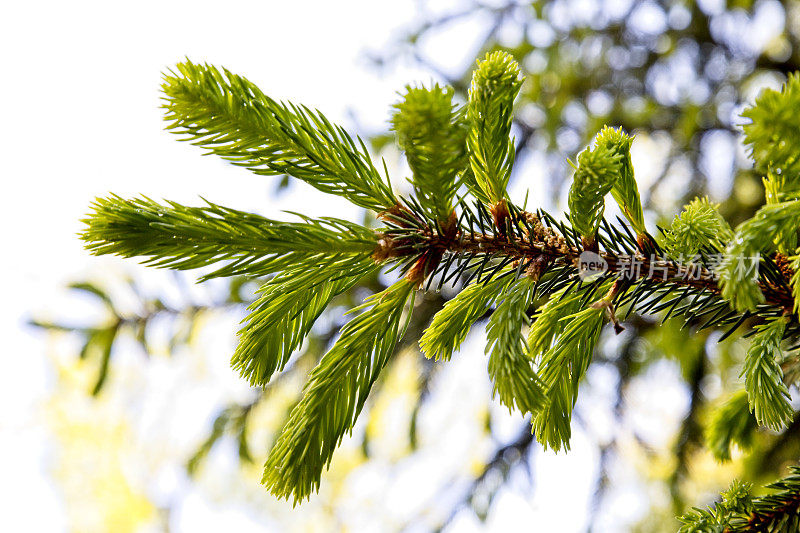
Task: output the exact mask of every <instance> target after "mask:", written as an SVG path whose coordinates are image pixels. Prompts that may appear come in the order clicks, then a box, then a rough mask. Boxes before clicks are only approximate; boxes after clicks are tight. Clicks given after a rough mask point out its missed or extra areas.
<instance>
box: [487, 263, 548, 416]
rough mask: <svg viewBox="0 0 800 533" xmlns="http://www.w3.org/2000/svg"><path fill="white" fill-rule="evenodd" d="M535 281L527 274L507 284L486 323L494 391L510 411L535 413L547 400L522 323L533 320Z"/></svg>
mask: <svg viewBox="0 0 800 533" xmlns="http://www.w3.org/2000/svg"><path fill="white" fill-rule="evenodd" d="M536 282H537V280H534V279H531V278H530V277H528V276H524V277H521V278H519V279H518V280H517V281H515V282H514V283H513V284H510V285H507V286H506V290H505V291H504V292H503V294H502V295H501V296H500V298H501V300H500V303H498V304H497V309H495V311H494V313H492V316H491V317H490V318H489V324H488V325H487V327H486V338H487V343H486V352H487V353H488V354H490V355H489V376H490V377H491V378H492V384H493V388H494V393H496V394H497V395H498V396H499V398H500V401H501V402H502V404H503V405H505V406H506V407H508V409H509V411H511V410H513V409H514V408H516V409H519V411H520V412H521V413H523V414H524V413H535V412H537V411H538V410H539V409H540V408H541V407H542V406H543V405H544V403H545V391H544V387H543V385H542V382H541V380H540V379H539V376H537V375H536V371H535V370H534V368H533V365H532V363H533V361H532V360H531V359H530V358H529V357H528V354H527V353H526V352H527V350H526V346H525V341H524V338H523V336H522V327H523V326H525V325H529V324H530V319H529V318H528V307H529V306H530V305H531V303H532V302H533V301H534V298H535V297H536V288H537V286H536Z"/></svg>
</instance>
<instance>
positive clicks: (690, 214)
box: [663, 197, 733, 260]
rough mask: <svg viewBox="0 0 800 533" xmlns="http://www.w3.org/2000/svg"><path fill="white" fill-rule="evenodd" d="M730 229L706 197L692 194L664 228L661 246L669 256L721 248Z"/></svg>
mask: <svg viewBox="0 0 800 533" xmlns="http://www.w3.org/2000/svg"><path fill="white" fill-rule="evenodd" d="M732 239H733V231H732V230H731V227H730V226H729V225H728V223H727V222H726V221H725V219H724V218H722V215H721V214H720V213H719V209H718V206H717V205H716V204H714V203H711V202H710V201H709V200H708V198H705V197H704V198H695V199H694V200H692V201H691V202H689V203H688V204H686V205H685V206H684V207H683V211H681V213H680V214H679V215H676V216H675V218H674V219H673V221H672V224H671V225H670V227H669V228H667V230H666V231H665V232H664V242H663V248H664V250H665V251H666V252H667V255H669V257H671V258H672V259H676V260H679V259H686V258H693V257H695V256H696V255H697V254H698V253H699V252H700V251H701V250H707V249H712V250H717V251H719V250H724V249H725V246H726V245H727V243H728V242H730V241H731V240H732Z"/></svg>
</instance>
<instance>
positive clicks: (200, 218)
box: [81, 195, 376, 279]
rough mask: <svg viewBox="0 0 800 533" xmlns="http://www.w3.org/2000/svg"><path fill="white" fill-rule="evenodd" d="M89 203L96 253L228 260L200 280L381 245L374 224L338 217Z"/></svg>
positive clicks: (167, 261)
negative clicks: (279, 217)
mask: <svg viewBox="0 0 800 533" xmlns="http://www.w3.org/2000/svg"><path fill="white" fill-rule="evenodd" d="M92 207H93V212H92V213H91V214H90V215H89V217H88V218H86V219H84V220H83V222H84V224H86V229H84V231H83V232H82V233H81V238H82V239H83V240H84V242H85V243H86V248H87V249H88V250H89V251H90V252H92V253H93V254H95V255H104V254H115V255H120V256H122V257H128V258H130V257H143V258H145V259H144V261H143V263H144V264H146V265H149V266H155V267H160V268H172V269H177V270H188V269H195V268H201V267H206V266H210V265H215V264H216V263H219V262H225V263H226V264H225V265H223V266H221V267H219V268H218V269H217V270H215V271H214V272H212V273H210V274H206V275H205V276H204V277H203V279H208V278H211V277H220V276H234V275H240V274H247V275H251V276H263V275H266V274H273V273H276V272H281V271H283V270H285V269H287V268H289V267H290V266H293V265H296V264H297V263H308V264H313V263H314V261H317V260H318V259H319V258H320V257H331V256H335V255H343V254H344V255H352V256H360V257H368V256H369V255H370V254H371V253H372V252H373V251H374V249H375V246H376V244H375V234H374V233H373V232H372V231H370V230H368V229H367V228H364V227H362V226H360V225H358V224H353V223H352V222H348V221H345V220H340V219H334V218H324V219H319V220H314V219H310V218H306V217H301V220H302V222H294V223H292V222H278V221H275V220H270V219H267V218H264V217H261V216H259V215H255V214H252V213H245V212H242V211H237V210H235V209H229V208H226V207H222V206H219V205H216V204H212V203H210V202H207V205H205V206H203V207H188V206H184V205H181V204H178V203H176V202H167V203H166V204H160V203H158V202H156V201H154V200H151V199H149V198H146V197H142V198H135V199H131V200H125V199H122V198H120V197H119V196H115V195H112V196H110V197H108V198H98V199H96V200H95V203H94V204H93V206H92Z"/></svg>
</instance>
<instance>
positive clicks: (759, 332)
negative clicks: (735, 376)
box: [742, 317, 794, 431]
mask: <svg viewBox="0 0 800 533" xmlns="http://www.w3.org/2000/svg"><path fill="white" fill-rule="evenodd" d="M787 322H788V319H787V318H785V317H779V318H776V319H773V320H772V321H770V322H768V323H766V324H761V325H758V326H756V327H755V331H756V333H755V335H753V337H752V340H751V344H750V349H749V350H748V351H747V356H746V357H745V362H744V368H743V369H742V375H743V376H744V377H745V389H746V390H747V398H748V401H749V403H750V410H751V411H752V412H753V414H754V415H755V417H756V420H757V421H758V423H759V424H761V425H763V426H766V427H768V428H770V429H773V430H775V431H777V430H780V429H782V428H783V427H785V426H786V424H788V423H789V422H790V421H791V419H792V416H793V415H794V410H793V409H792V406H791V404H790V403H789V391H788V390H787V388H786V385H785V384H784V383H783V372H782V371H781V367H780V365H779V364H778V362H779V361H780V360H781V359H782V353H781V347H780V343H781V340H782V339H783V334H784V331H785V328H786V323H787Z"/></svg>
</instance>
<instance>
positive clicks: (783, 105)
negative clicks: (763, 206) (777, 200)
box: [742, 72, 800, 194]
mask: <svg viewBox="0 0 800 533" xmlns="http://www.w3.org/2000/svg"><path fill="white" fill-rule="evenodd" d="M798 107H800V74H798V73H796V72H795V73H792V74H790V75H789V78H788V79H787V80H786V82H785V83H784V84H783V86H782V87H781V90H780V91H775V90H773V89H764V90H763V91H762V92H761V94H759V96H758V98H756V101H755V105H753V106H751V107H749V108H747V109H745V111H744V112H743V113H742V117H744V118H746V119H749V120H750V123H749V124H745V125H744V126H743V127H742V129H743V130H744V142H745V144H746V145H748V146H749V148H750V153H751V155H752V157H753V159H754V160H755V163H756V167H757V168H758V169H760V170H761V171H762V172H764V173H767V172H770V171H772V172H775V173H777V174H780V175H781V176H783V177H784V178H785V181H784V182H783V184H782V187H781V192H794V193H795V194H796V193H797V192H798V191H800V178H798V176H800V157H799V156H798V152H797V144H798V143H799V142H800V134H798V133H799V132H798V129H797V109H798Z"/></svg>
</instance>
